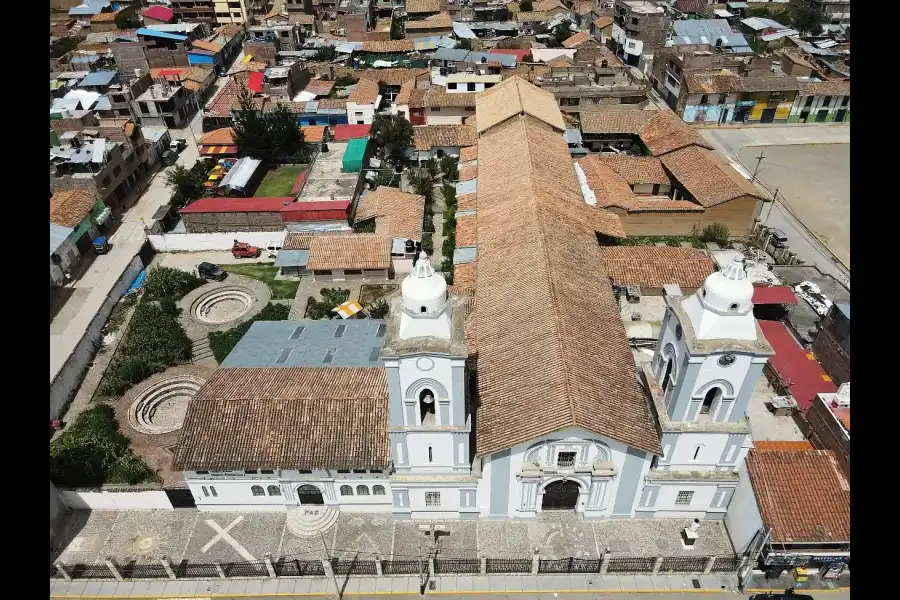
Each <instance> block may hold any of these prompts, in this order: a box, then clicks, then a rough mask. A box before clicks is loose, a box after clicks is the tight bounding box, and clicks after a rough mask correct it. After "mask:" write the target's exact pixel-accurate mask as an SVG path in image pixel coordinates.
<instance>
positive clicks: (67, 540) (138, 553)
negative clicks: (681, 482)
mask: <svg viewBox="0 0 900 600" xmlns="http://www.w3.org/2000/svg"><path fill="white" fill-rule="evenodd" d="M288 514H289V513H287V512H198V511H194V510H174V511H72V512H71V513H69V515H68V516H67V518H66V521H65V522H64V524H63V525H62V526H61V527H60V529H59V533H58V538H57V539H58V544H59V545H58V547H57V549H56V551H55V552H53V553H52V555H51V560H52V561H57V560H59V561H62V562H63V563H65V564H69V565H72V564H76V563H83V564H93V563H95V562H102V560H103V559H105V558H108V557H111V558H112V559H114V560H115V561H116V562H117V563H118V564H124V563H127V562H129V561H137V562H141V563H143V562H147V561H151V560H153V559H158V558H161V557H163V556H165V557H168V559H169V561H170V562H171V563H173V564H177V563H180V562H181V561H183V560H188V561H190V562H192V563H207V564H208V563H212V562H214V561H220V562H223V563H225V562H240V561H252V560H261V559H262V558H263V557H264V556H265V555H266V554H271V555H272V557H273V559H277V558H279V557H290V558H293V559H298V560H317V559H322V558H327V556H326V554H325V548H324V546H326V545H327V547H328V550H329V552H330V553H331V555H332V556H333V557H338V558H346V559H351V558H353V557H354V556H359V557H360V558H367V559H368V558H372V559H374V558H375V556H376V555H377V556H380V557H381V558H382V559H388V558H392V557H393V558H394V559H398V560H403V559H413V558H418V557H419V556H422V555H424V554H425V553H427V552H428V551H429V544H430V539H431V538H430V537H429V536H427V535H425V534H423V533H422V532H421V531H419V525H421V524H422V521H397V520H394V519H393V518H392V517H391V516H390V515H381V514H371V513H368V514H367V513H340V514H339V516H338V518H337V521H336V523H335V524H334V526H331V527H329V528H328V529H327V530H326V531H324V532H322V533H321V535H312V536H311V537H301V536H298V535H295V534H294V533H292V532H291V527H289V523H288ZM441 524H442V525H443V526H445V527H446V528H448V529H449V531H450V534H449V535H447V536H441V537H440V548H439V553H438V557H439V558H476V557H479V558H481V557H491V558H521V559H530V558H531V557H532V552H533V549H535V548H537V549H538V550H539V552H540V557H541V558H546V559H554V558H568V557H577V558H598V557H599V556H600V555H601V554H602V553H603V551H604V550H605V549H606V548H608V549H609V551H610V552H611V553H612V554H613V555H623V556H678V555H684V556H713V555H715V556H723V555H730V554H732V547H731V541H730V539H729V537H728V533H727V531H726V530H725V526H724V523H723V522H722V521H705V522H703V524H702V525H701V528H700V538H699V540H698V541H697V543H696V547H695V548H694V549H693V550H688V551H686V550H684V549H683V548H682V545H681V542H680V537H679V536H680V532H681V530H682V529H683V528H684V527H685V526H687V525H688V519H622V520H607V521H594V522H589V521H583V520H581V519H578V518H575V517H574V516H571V515H565V516H562V515H553V516H550V517H544V518H541V519H539V520H535V521H509V520H504V521H487V520H484V521H444V522H441ZM307 535H308V534H307Z"/></svg>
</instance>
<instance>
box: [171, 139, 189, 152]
mask: <svg viewBox="0 0 900 600" xmlns="http://www.w3.org/2000/svg"><path fill="white" fill-rule="evenodd" d="M186 147H187V142H186V141H184V140H177V139H176V140H172V141H171V142H169V150H171V151H172V152H181V151H182V150H184V149H185V148H186Z"/></svg>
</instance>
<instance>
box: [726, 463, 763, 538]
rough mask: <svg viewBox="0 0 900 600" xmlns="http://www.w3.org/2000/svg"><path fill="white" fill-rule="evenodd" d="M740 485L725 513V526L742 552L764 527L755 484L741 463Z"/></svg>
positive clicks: (739, 471) (739, 472)
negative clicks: (755, 492) (757, 502)
mask: <svg viewBox="0 0 900 600" xmlns="http://www.w3.org/2000/svg"><path fill="white" fill-rule="evenodd" d="M738 476H739V479H738V485H737V489H735V490H734V496H732V498H731V504H729V505H728V512H727V513H725V527H727V528H728V535H729V536H730V537H731V543H732V544H733V545H734V549H735V551H736V552H737V553H738V554H740V553H741V552H743V551H744V550H746V549H747V546H748V545H749V544H750V542H751V541H753V536H755V535H756V532H757V531H759V530H760V528H762V526H763V523H762V518H761V517H760V515H759V507H758V506H757V504H756V496H754V494H753V484H752V483H750V477H749V475H748V474H747V466H746V465H741V468H740V469H739V470H738Z"/></svg>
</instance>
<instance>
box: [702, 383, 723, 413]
mask: <svg viewBox="0 0 900 600" xmlns="http://www.w3.org/2000/svg"><path fill="white" fill-rule="evenodd" d="M721 398H722V388H720V387H718V386H714V387H711V388H709V391H708V392H706V396H704V397H703V404H701V405H700V414H701V415H708V414H709V413H710V411H711V410H712V405H713V403H715V402H717V401H718V400H720V399H721Z"/></svg>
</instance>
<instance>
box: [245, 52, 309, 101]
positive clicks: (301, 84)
mask: <svg viewBox="0 0 900 600" xmlns="http://www.w3.org/2000/svg"><path fill="white" fill-rule="evenodd" d="M307 83H309V69H307V68H306V65H305V64H304V63H302V62H300V61H298V62H295V63H293V64H291V65H286V66H283V67H269V68H267V69H266V70H265V71H263V73H262V80H261V84H262V85H261V86H260V88H259V92H260V93H262V94H268V95H269V96H271V97H273V98H281V99H284V100H291V99H292V98H293V97H294V96H296V95H297V94H299V93H300V91H301V90H303V88H305V87H306V84H307ZM254 91H256V90H254Z"/></svg>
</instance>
